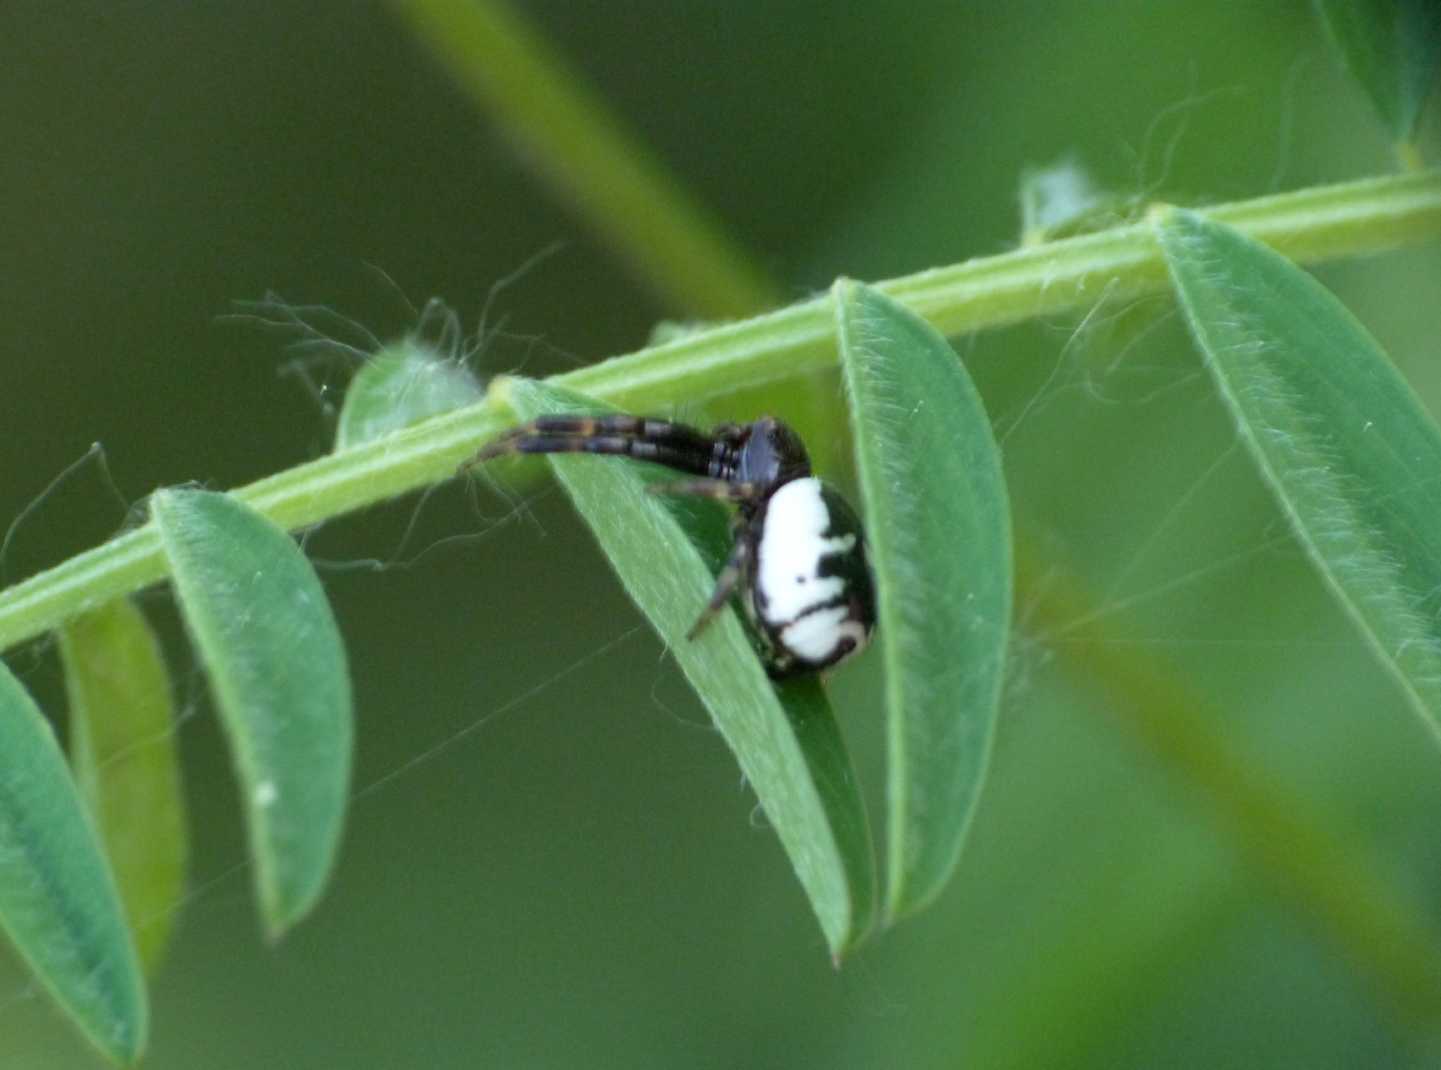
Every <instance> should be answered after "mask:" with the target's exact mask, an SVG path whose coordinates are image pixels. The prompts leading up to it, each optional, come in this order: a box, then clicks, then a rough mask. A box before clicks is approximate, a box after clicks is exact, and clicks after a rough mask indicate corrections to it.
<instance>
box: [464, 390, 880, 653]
mask: <svg viewBox="0 0 1441 1070" xmlns="http://www.w3.org/2000/svg"><path fill="white" fill-rule="evenodd" d="M506 453H599V454H611V455H617V456H624V457H632V458H635V459H636V460H640V461H651V462H653V463H655V464H660V465H664V466H665V467H667V468H671V469H674V470H676V471H678V472H684V473H685V474H686V475H687V476H690V477H691V478H689V479H684V480H679V481H676V482H672V483H658V484H653V485H652V486H651V488H650V489H651V490H653V491H656V492H658V493H661V494H690V495H697V496H700V497H707V498H716V499H720V500H722V501H728V502H731V503H733V504H734V505H735V507H736V518H735V522H734V525H733V527H734V535H735V545H734V547H733V548H732V550H731V553H730V557H729V559H728V560H727V561H726V563H725V566H724V567H723V568H722V569H721V571H720V575H718V576H717V577H716V585H715V592H714V593H713V594H712V595H711V599H710V602H709V603H707V605H706V607H705V608H704V609H703V610H702V611H701V614H700V617H699V618H698V619H697V620H696V623H695V627H693V628H692V629H691V631H690V638H692V639H694V638H695V637H696V636H697V635H699V634H700V632H701V629H703V628H704V627H705V626H706V624H707V623H708V622H709V621H710V619H711V618H712V617H713V616H714V615H715V614H716V613H717V612H719V611H720V609H721V608H722V607H723V606H724V605H725V604H726V601H727V600H728V599H729V598H730V597H731V596H732V595H733V594H735V593H736V592H737V590H738V589H739V591H740V594H741V602H742V605H743V606H744V608H745V610H746V613H747V616H748V617H749V618H750V620H751V623H752V625H753V626H754V628H755V631H756V634H757V635H758V636H759V638H760V640H761V642H762V644H763V654H764V657H765V661H766V668H767V670H768V671H769V672H770V674H771V675H772V676H776V677H781V676H790V675H794V674H798V673H805V672H816V671H818V670H820V669H825V668H829V667H830V666H832V665H835V664H836V663H837V662H839V661H841V660H843V659H845V658H847V657H849V656H850V655H852V654H854V653H856V652H857V651H859V650H860V649H861V648H862V647H864V646H865V645H866V643H867V642H868V641H869V640H870V636H871V631H872V629H873V628H874V627H875V616H876V615H875V595H874V590H873V586H872V582H871V572H870V565H869V563H868V561H867V559H866V543H865V535H864V533H863V532H862V530H861V524H860V521H859V520H858V519H857V517H856V514H855V512H854V511H853V510H852V509H851V507H850V506H849V505H848V504H846V501H845V499H844V498H842V497H841V496H840V495H839V494H838V493H836V492H835V491H834V490H833V489H831V488H830V487H828V486H827V485H826V484H824V483H822V482H821V481H820V480H819V479H817V478H816V477H815V476H813V475H811V464H810V458H809V457H808V456H807V454H806V448H805V445H804V444H803V443H802V442H801V440H800V436H798V435H797V434H796V433H795V432H794V431H792V430H791V429H790V428H789V427H787V426H786V425H785V424H783V423H782V422H781V421H779V420H776V419H773V418H772V417H769V416H766V417H762V418H761V419H759V420H756V421H755V422H754V423H749V424H721V425H719V426H718V427H716V428H714V429H713V430H712V431H711V432H710V433H709V434H707V433H705V432H702V431H698V430H696V429H695V428H693V427H687V426H686V425H685V424H679V423H674V422H672V421H670V420H657V419H652V418H648V417H643V416H618V415H617V416H542V417H540V418H539V419H537V420H532V421H531V422H530V423H527V424H522V425H521V426H520V427H516V428H513V429H512V430H510V431H508V432H506V433H505V434H504V435H501V436H500V437H499V438H497V439H495V440H494V441H492V442H490V443H488V444H487V445H486V446H484V447H482V449H481V450H480V452H479V453H477V454H476V455H475V458H474V459H473V461H471V462H469V463H472V464H474V463H480V462H482V461H487V460H489V459H491V458H492V457H498V456H500V455H501V454H506Z"/></svg>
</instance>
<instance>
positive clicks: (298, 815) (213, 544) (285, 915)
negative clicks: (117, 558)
mask: <svg viewBox="0 0 1441 1070" xmlns="http://www.w3.org/2000/svg"><path fill="white" fill-rule="evenodd" d="M150 508H151V514H152V516H153V517H154V518H155V524H156V527H157V529H158V530H159V533H160V540H161V544H162V545H163V546H164V548H165V555H166V557H168V558H169V560H170V568H171V573H172V575H173V577H174V583H175V589H176V594H177V595H178V597H179V602H180V609H181V612H182V614H183V615H184V617H185V622H186V624H187V625H188V626H189V628H190V633H191V636H192V638H193V639H194V641H195V646H196V648H197V649H198V651H199V653H200V658H201V660H202V661H203V662H204V664H205V667H206V670H207V671H208V672H209V674H210V687H211V691H212V692H213V693H214V695H215V702H216V706H217V707H218V709H219V712H220V719H221V722H222V724H223V725H224V727H225V730H226V733H227V735H228V736H229V739H230V746H231V750H232V752H233V755H234V758H235V766H236V772H237V774H238V776H239V778H240V787H241V794H242V797H243V799H244V802H245V807H246V811H247V814H248V817H249V825H250V843H251V851H252V853H253V855H254V860H255V873H256V884H257V891H258V893H259V896H260V907H261V914H262V917H263V918H264V921H265V925H266V928H267V930H268V931H269V933H270V935H271V936H272V937H274V936H278V935H280V933H281V932H283V931H284V930H285V929H286V928H287V927H289V926H290V925H292V924H294V923H295V922H296V921H298V920H299V919H300V918H301V917H302V916H303V915H304V914H305V913H306V912H307V911H308V910H309V909H310V908H311V907H312V906H314V905H315V902H316V900H317V899H318V898H319V897H320V893H321V891H322V890H323V889H324V887H325V882H326V879H327V878H328V877H329V875H330V870H331V868H332V866H333V864H334V862H335V856H336V852H337V848H338V846H339V843H340V833H341V828H342V825H343V823H344V818H345V804H346V798H347V792H348V790H349V784H350V751H351V737H352V727H351V698H350V677H349V674H348V672H347V669H346V661H345V647H344V646H343V644H342V643H341V638H340V631H339V629H338V628H337V627H336V624H335V617H334V616H333V615H332V613H331V611H330V606H329V604H328V603H327V602H326V600H325V592H324V590H323V589H322V588H321V586H320V580H319V579H318V578H317V577H316V575H315V570H314V569H312V568H311V567H310V562H309V561H307V560H306V559H305V555H304V554H302V553H301V552H300V549H299V547H297V546H296V545H295V541H294V540H293V539H292V538H291V537H290V536H289V535H287V534H286V533H285V532H284V531H282V530H281V529H280V528H278V527H276V526H275V525H274V524H272V523H271V522H270V521H269V520H267V519H265V517H263V516H261V515H260V514H259V513H257V512H255V511H254V510H253V509H251V508H250V507H249V506H247V505H244V504H242V503H241V502H239V501H237V500H236V499H235V498H232V497H230V496H229V495H228V494H215V493H212V492H210V491H200V490H166V491H157V492H156V494H155V496H154V497H153V498H152V500H151V507H150Z"/></svg>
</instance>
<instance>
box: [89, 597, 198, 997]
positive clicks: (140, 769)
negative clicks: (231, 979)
mask: <svg viewBox="0 0 1441 1070" xmlns="http://www.w3.org/2000/svg"><path fill="white" fill-rule="evenodd" d="M60 656H61V660H62V661H63V662H64V666H65V691H66V694H67V695H68V697H69V699H70V762H71V765H72V766H73V767H74V769H75V779H76V782H77V783H78V784H79V787H80V794H81V797H82V798H83V799H84V800H85V804H86V806H87V807H89V810H90V814H91V816H92V817H93V818H94V820H95V823H96V825H97V826H98V827H99V829H100V835H101V839H102V840H103V841H104V843H105V852H106V854H107V855H108V856H109V858H110V865H111V868H112V869H113V871H114V873H115V881H116V883H117V884H118V885H119V887H120V897H121V899H122V900H124V902H125V913H126V916H127V917H128V918H129V920H130V929H131V931H132V932H133V933H134V934H135V944H136V947H137V948H138V949H139V951H140V959H141V962H142V963H143V964H144V966H145V969H146V972H148V973H153V972H154V969H155V967H156V966H157V965H158V963H159V961H160V958H161V956H162V954H163V953H164V950H165V946H166V944H167V943H168V942H169V939H170V934H171V932H172V930H173V929H174V927H175V918H176V909H175V908H176V905H177V904H178V903H179V901H180V897H181V894H182V892H183V890H184V885H185V856H186V835H185V800H184V797H183V795H182V793H181V790H180V759H179V755H178V754H177V753H176V735H175V725H174V711H173V706H172V703H171V698H170V678H169V676H168V674H167V673H166V671H165V663H164V661H163V660H162V659H161V656H160V647H159V644H158V643H157V642H156V641H155V636H154V635H153V634H152V633H151V631H150V625H149V624H148V623H146V620H145V616H144V614H142V613H141V612H140V610H139V609H137V608H136V607H135V605H134V604H133V603H131V602H130V600H129V599H125V598H121V599H117V600H116V601H114V602H111V603H109V604H108V605H105V606H102V607H101V608H100V609H97V610H94V611H93V612H90V613H87V614H85V615H84V616H83V617H77V618H76V619H75V620H72V621H70V622H69V623H68V624H66V625H65V627H64V628H62V629H61V630H60Z"/></svg>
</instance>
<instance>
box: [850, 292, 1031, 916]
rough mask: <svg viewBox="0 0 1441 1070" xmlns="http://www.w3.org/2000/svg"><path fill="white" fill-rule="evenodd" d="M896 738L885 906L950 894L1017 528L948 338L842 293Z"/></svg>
mask: <svg viewBox="0 0 1441 1070" xmlns="http://www.w3.org/2000/svg"><path fill="white" fill-rule="evenodd" d="M835 300H836V321H837V327H836V333H837V335H838V337H839V338H840V360H841V370H842V372H843V373H844V376H845V382H846V388H847V393H848V396H849V398H850V402H851V413H852V419H853V421H854V423H855V441H856V460H857V469H858V473H859V476H860V483H861V490H862V492H863V495H864V499H865V504H866V515H867V516H868V517H869V518H870V519H871V523H870V526H869V538H870V543H871V547H872V560H873V562H874V566H875V573H876V587H877V596H878V602H879V605H878V610H879V612H878V622H877V641H878V642H879V644H880V647H881V650H882V651H883V652H884V655H885V670H886V707H887V709H886V713H887V719H888V724H889V733H890V773H889V777H888V780H887V786H888V791H889V796H890V823H889V830H890V837H889V843H888V853H889V858H890V864H889V869H888V872H889V881H888V887H887V912H888V914H889V915H890V916H891V917H892V918H895V917H898V916H899V915H901V914H906V913H910V912H911V911H913V910H916V909H918V908H919V907H921V906H923V905H925V904H926V903H927V902H929V901H930V900H932V899H934V898H935V897H936V896H937V895H939V894H940V892H941V889H942V888H944V887H945V885H946V881H947V880H948V879H949V877H950V875H951V871H952V870H953V869H954V868H955V865H956V861H957V859H958V858H959V857H960V852H961V844H962V841H963V840H964V838H965V834H966V830H967V829H968V828H969V827H970V823H971V816H972V814H974V812H975V808H976V803H977V802H978V801H979V798H980V791H981V784H982V782H983V780H984V779H985V773H986V765H987V763H988V762H989V760H990V753H991V739H992V737H993V735H994V731H995V724H996V714H997V707H998V705H999V703H1000V697H1001V682H1002V680H1003V679H1004V677H1005V671H1006V640H1007V638H1008V637H1009V636H1010V631H1011V518H1010V505H1009V503H1008V502H1007V500H1006V488H1005V483H1004V481H1003V478H1002V475H1001V459H1000V454H999V452H998V451H997V449H996V443H995V439H993V438H992V437H991V423H990V420H989V418H988V417H987V416H986V410H985V408H984V407H983V406H982V404H981V399H980V395H979V394H977V393H976V388H975V386H974V385H973V384H972V383H971V380H970V377H969V376H968V375H967V374H966V371H965V369H964V368H963V367H962V366H961V363H960V361H959V360H957V359H956V354H955V352H954V351H953V350H952V349H951V347H950V346H949V345H948V344H947V343H946V340H945V339H944V338H942V337H941V336H940V335H939V334H937V333H936V332H935V330H934V329H933V328H931V327H930V326H929V325H928V324H926V322H925V321H924V320H922V319H919V318H918V317H916V316H915V315H913V314H912V313H910V312H907V311H906V310H905V309H904V308H902V307H901V306H900V305H898V304H896V303H895V302H894V301H892V300H891V299H890V298H888V297H886V296H884V295H883V294H881V293H880V292H878V291H876V290H873V289H870V288H869V287H866V286H861V285H859V284H857V283H852V282H845V281H842V282H839V283H837V284H836V288H835Z"/></svg>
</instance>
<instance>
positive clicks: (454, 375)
mask: <svg viewBox="0 0 1441 1070" xmlns="http://www.w3.org/2000/svg"><path fill="white" fill-rule="evenodd" d="M484 396H485V388H484V387H483V386H482V385H481V383H480V382H479V380H477V379H476V377H475V376H474V375H472V374H471V373H470V370H469V369H468V368H466V366H465V365H464V364H461V363H459V362H457V361H452V360H444V359H441V358H440V357H437V356H436V355H435V354H434V353H433V352H432V351H431V350H429V349H427V348H426V347H424V346H422V345H420V344H418V343H415V342H412V341H406V342H403V343H400V344H398V345H394V346H389V347H387V348H385V349H382V350H381V351H380V352H379V353H377V354H375V356H373V357H372V358H371V359H370V360H369V361H367V362H366V364H365V366H364V367H363V368H361V369H360V371H359V372H357V373H356V375H355V378H354V379H352V380H351V381H350V387H349V388H348V389H347V390H346V391H345V404H343V405H342V406H341V408H340V419H339V421H338V422H337V423H336V427H335V448H336V449H337V450H343V449H348V448H350V447H351V446H358V445H360V444H361V443H362V442H369V441H371V440H372V439H376V438H381V437H382V436H384V435H388V434H390V433H391V432H392V431H399V430H400V429H401V428H402V427H409V426H410V425H411V424H414V423H419V422H420V421H421V420H424V419H425V418H426V417H428V416H435V415H437V414H439V413H442V412H450V411H451V410H452V409H459V408H461V407H463V406H465V405H470V404H472V403H473V402H476V401H479V400H480V399H481V398H482V397H484Z"/></svg>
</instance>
